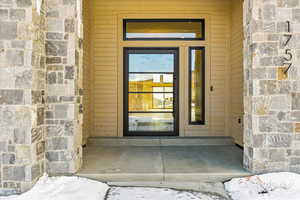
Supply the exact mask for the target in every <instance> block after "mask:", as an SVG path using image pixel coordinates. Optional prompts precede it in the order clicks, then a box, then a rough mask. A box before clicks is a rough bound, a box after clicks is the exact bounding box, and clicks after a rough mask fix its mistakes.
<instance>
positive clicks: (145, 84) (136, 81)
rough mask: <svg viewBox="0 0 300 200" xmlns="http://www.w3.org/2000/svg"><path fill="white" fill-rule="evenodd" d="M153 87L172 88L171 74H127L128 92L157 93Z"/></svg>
mask: <svg viewBox="0 0 300 200" xmlns="http://www.w3.org/2000/svg"><path fill="white" fill-rule="evenodd" d="M153 87H168V88H173V74H138V73H134V74H129V92H157V91H153ZM166 92H173V91H170V89H169V91H166Z"/></svg>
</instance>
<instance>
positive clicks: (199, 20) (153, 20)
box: [123, 18, 205, 41]
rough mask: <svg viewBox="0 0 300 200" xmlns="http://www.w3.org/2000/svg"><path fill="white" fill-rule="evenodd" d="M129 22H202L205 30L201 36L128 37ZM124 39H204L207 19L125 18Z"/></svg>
mask: <svg viewBox="0 0 300 200" xmlns="http://www.w3.org/2000/svg"><path fill="white" fill-rule="evenodd" d="M127 22H144V23H146V22H200V23H201V28H202V30H203V36H202V37H200V38H167V37H165V38H162V37H155V38H150V37H149V38H127V37H126V33H127V30H126V24H127ZM123 40H124V41H149V40H150V41H151V40H152V41H153V40H160V41H161V40H173V41H174V40H179V41H180V40H181V41H182V40H190V41H195V40H196V41H203V40H205V19H203V18H199V19H195V18H193V19H183V18H181V19H123Z"/></svg>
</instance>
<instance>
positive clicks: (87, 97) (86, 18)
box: [82, 1, 93, 144]
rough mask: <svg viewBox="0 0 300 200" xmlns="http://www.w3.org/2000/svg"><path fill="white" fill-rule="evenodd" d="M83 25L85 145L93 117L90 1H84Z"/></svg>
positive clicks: (90, 130)
mask: <svg viewBox="0 0 300 200" xmlns="http://www.w3.org/2000/svg"><path fill="white" fill-rule="evenodd" d="M83 24H84V44H83V88H84V95H83V103H84V113H83V138H82V140H83V141H82V142H83V144H86V143H87V138H88V137H89V135H90V132H92V129H91V123H90V122H91V121H92V119H93V117H92V116H91V110H92V109H91V107H92V99H91V86H92V81H91V80H90V74H91V53H90V43H91V39H90V29H91V27H90V7H89V1H83Z"/></svg>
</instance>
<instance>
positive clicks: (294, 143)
mask: <svg viewBox="0 0 300 200" xmlns="http://www.w3.org/2000/svg"><path fill="white" fill-rule="evenodd" d="M299 27H300V0H267V1H262V0H245V2H244V32H245V41H244V61H245V62H244V80H245V82H244V83H245V85H244V105H245V120H244V122H245V123H244V142H245V151H244V152H245V153H244V166H245V167H246V168H247V169H249V170H250V171H252V172H255V173H262V172H272V171H294V172H300V28H299ZM290 36H291V39H290V41H288V40H289V38H290ZM291 57H292V58H291ZM285 63H286V64H285ZM288 63H292V65H291V67H290V69H289V71H288V72H287V73H285V72H286V70H287V68H288V66H289V65H288Z"/></svg>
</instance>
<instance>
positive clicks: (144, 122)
mask: <svg viewBox="0 0 300 200" xmlns="http://www.w3.org/2000/svg"><path fill="white" fill-rule="evenodd" d="M128 117H129V119H128V121H129V131H173V130H174V119H173V114H172V113H129V116H128Z"/></svg>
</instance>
